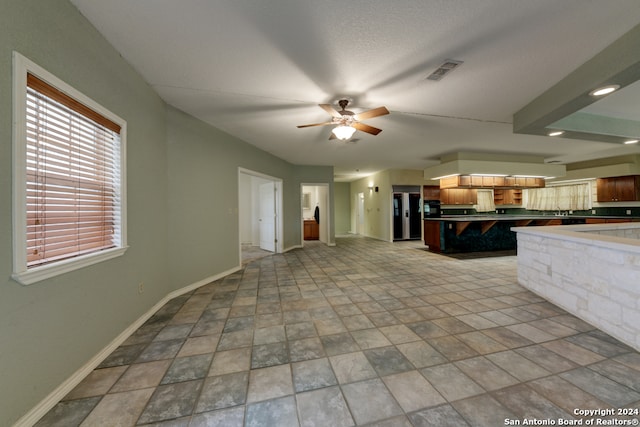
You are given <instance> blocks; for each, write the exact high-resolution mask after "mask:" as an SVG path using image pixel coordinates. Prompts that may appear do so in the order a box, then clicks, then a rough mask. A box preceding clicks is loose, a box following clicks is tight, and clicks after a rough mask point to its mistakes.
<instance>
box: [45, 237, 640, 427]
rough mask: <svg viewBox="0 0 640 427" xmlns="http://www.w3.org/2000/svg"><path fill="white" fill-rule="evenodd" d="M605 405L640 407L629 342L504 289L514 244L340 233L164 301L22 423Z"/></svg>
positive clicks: (282, 420)
mask: <svg viewBox="0 0 640 427" xmlns="http://www.w3.org/2000/svg"><path fill="white" fill-rule="evenodd" d="M618 407H622V408H636V409H637V408H640V354H639V353H638V352H635V351H633V350H632V349H630V348H629V347H627V346H625V345H624V344H621V343H620V342H618V341H616V340H615V339H613V338H611V337H609V336H608V335H606V334H604V333H602V332H600V331H598V330H595V329H594V328H592V327H591V326H590V325H588V324H586V323H584V322H583V321H581V320H579V319H577V318H575V317H573V316H572V315H569V314H567V313H566V312H564V311H563V310H561V309H559V308H558V307H556V306H554V305H552V304H550V303H547V302H545V301H544V300H542V299H541V298H539V297H537V296H536V295H534V294H532V293H531V292H528V291H526V290H525V289H524V288H522V287H521V286H519V285H518V284H517V281H516V263H515V257H513V256H504V257H490V258H478V259H471V258H469V259H453V258H449V257H445V256H441V255H436V254H432V253H429V252H427V251H425V250H424V249H423V246H422V245H421V242H415V241H414V242H398V243H388V242H382V241H377V240H371V239H366V238H360V237H349V238H337V239H336V246H335V247H328V246H326V245H324V244H321V243H319V242H318V243H305V247H304V249H296V250H293V251H290V252H288V253H285V254H277V255H272V256H267V257H264V258H261V259H258V260H256V261H253V262H250V263H249V264H248V265H246V266H245V267H244V269H243V270H241V271H239V272H238V273H235V274H233V275H230V276H228V277H226V278H224V279H221V280H219V281H216V282H214V283H211V284H208V285H205V286H203V287H201V288H199V289H198V290H196V291H195V292H193V293H190V294H188V295H184V296H181V297H178V298H175V299H173V300H172V301H170V302H169V303H167V304H166V305H165V306H164V307H163V308H162V309H160V310H159V311H158V312H157V313H156V314H155V315H154V316H153V317H152V318H151V319H149V320H148V321H147V322H146V324H145V325H144V326H142V327H141V328H140V329H139V330H138V331H137V332H136V333H135V334H133V335H132V336H131V337H130V338H129V339H128V340H127V341H126V342H125V343H124V344H123V345H122V346H121V347H120V348H118V349H117V350H116V351H115V352H114V353H112V354H111V355H110V356H109V357H108V358H107V359H106V360H105V361H104V362H103V363H102V365H101V366H100V367H99V368H98V369H96V370H95V371H93V372H92V373H91V374H90V375H89V376H88V377H87V378H86V379H85V380H84V381H83V382H82V383H81V384H80V385H78V386H77V387H76V388H75V389H74V390H73V391H72V392H71V393H70V394H69V395H68V396H67V397H65V399H64V400H63V401H62V402H60V403H58V404H57V405H56V406H55V407H54V408H53V409H52V410H51V411H50V412H49V413H48V414H47V415H45V417H44V418H43V419H42V420H41V421H40V422H39V423H38V424H37V425H38V426H64V427H70V426H76V425H82V426H115V425H122V426H129V425H131V426H133V425H154V426H173V427H178V426H224V427H233V426H243V425H245V426H261V427H267V426H279V427H280V426H285V427H289V426H298V425H300V426H323V427H326V426H335V427H339V426H350V425H371V426H392V427H402V426H467V425H468V426H500V425H505V420H507V419H509V420H517V421H521V420H523V419H524V418H528V419H531V418H537V419H539V420H546V419H552V420H554V421H556V422H557V420H558V419H559V418H563V419H573V418H574V417H575V418H580V416H579V415H574V411H575V410H576V409H579V410H587V409H598V410H604V409H607V408H618ZM587 418H603V417H594V416H590V417H587ZM605 418H607V417H605ZM608 418H616V419H620V420H622V419H627V420H629V417H623V416H617V415H616V416H612V417H608ZM632 418H640V417H638V416H634V417H632ZM634 425H635V424H634Z"/></svg>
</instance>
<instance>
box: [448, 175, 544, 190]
mask: <svg viewBox="0 0 640 427" xmlns="http://www.w3.org/2000/svg"><path fill="white" fill-rule="evenodd" d="M544 185H545V181H544V179H543V178H537V177H520V176H494V175H489V176H487V175H455V176H449V177H446V178H441V179H440V188H506V189H508V188H542V187H544Z"/></svg>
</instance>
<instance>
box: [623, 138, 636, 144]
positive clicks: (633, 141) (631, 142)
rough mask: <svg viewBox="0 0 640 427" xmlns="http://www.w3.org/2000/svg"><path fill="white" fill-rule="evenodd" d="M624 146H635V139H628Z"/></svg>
mask: <svg viewBox="0 0 640 427" xmlns="http://www.w3.org/2000/svg"><path fill="white" fill-rule="evenodd" d="M624 143H625V144H637V143H638V140H637V139H629V140H627V141H625V142H624Z"/></svg>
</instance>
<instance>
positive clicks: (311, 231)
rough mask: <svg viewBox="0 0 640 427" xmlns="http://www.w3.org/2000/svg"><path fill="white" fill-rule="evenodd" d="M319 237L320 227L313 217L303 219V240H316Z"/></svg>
mask: <svg viewBox="0 0 640 427" xmlns="http://www.w3.org/2000/svg"><path fill="white" fill-rule="evenodd" d="M319 238H320V227H319V226H318V223H317V222H316V220H315V219H305V220H304V240H318V239H319Z"/></svg>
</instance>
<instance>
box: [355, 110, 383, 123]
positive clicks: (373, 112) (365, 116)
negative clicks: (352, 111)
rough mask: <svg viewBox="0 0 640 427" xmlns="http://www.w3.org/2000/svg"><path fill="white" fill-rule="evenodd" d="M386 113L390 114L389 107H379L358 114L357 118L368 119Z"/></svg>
mask: <svg viewBox="0 0 640 427" xmlns="http://www.w3.org/2000/svg"><path fill="white" fill-rule="evenodd" d="M385 114H389V110H387V107H378V108H374V109H373V110H368V111H363V112H362V113H358V114H356V117H355V118H356V120H366V119H371V118H373V117H378V116H384V115H385Z"/></svg>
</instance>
